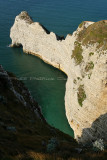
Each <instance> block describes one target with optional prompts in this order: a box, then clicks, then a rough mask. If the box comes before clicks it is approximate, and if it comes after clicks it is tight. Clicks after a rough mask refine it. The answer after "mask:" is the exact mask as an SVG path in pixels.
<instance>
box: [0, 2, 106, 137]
mask: <svg viewBox="0 0 107 160" xmlns="http://www.w3.org/2000/svg"><path fill="white" fill-rule="evenodd" d="M23 10H26V11H28V13H29V14H30V15H31V17H32V18H33V20H34V21H39V22H40V23H42V24H43V25H44V26H45V27H46V28H47V29H48V30H50V31H53V32H55V33H57V34H58V35H64V36H66V35H67V33H72V32H73V31H74V30H75V29H76V28H77V26H78V25H79V24H80V23H81V22H82V21H85V20H88V21H99V20H102V19H107V1H106V0H94V1H93V0H87V1H86V0H54V1H53V0H23V1H22V0H0V64H2V65H3V66H4V68H5V69H6V70H8V71H11V72H14V73H15V74H16V75H17V76H18V77H19V78H20V79H23V81H24V82H25V84H26V86H27V87H28V88H29V90H30V91H31V93H32V95H33V96H34V97H35V99H36V101H38V102H39V104H40V106H41V107H42V111H43V114H44V116H45V118H46V119H47V121H48V122H49V123H50V124H51V125H53V126H55V127H57V128H59V129H60V130H62V131H63V132H65V133H68V134H70V135H73V131H72V129H71V128H70V127H69V124H68V122H67V119H66V116H65V108H64V93H65V83H66V76H65V75H64V74H63V73H62V72H61V71H58V70H57V69H55V68H53V67H51V66H49V65H47V64H45V63H44V62H43V61H41V60H40V59H38V58H37V57H34V56H32V55H27V54H25V53H23V52H22V50H21V49H12V48H8V47H7V46H8V45H9V44H10V43H11V40H10V38H9V33H10V28H11V26H12V25H13V22H14V18H15V16H16V15H17V14H19V13H20V12H21V11H23Z"/></svg>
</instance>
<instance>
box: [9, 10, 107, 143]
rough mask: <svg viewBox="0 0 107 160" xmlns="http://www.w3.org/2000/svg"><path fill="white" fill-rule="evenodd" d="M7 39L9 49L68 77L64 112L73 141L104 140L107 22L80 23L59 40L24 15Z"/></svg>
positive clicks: (106, 122)
mask: <svg viewBox="0 0 107 160" xmlns="http://www.w3.org/2000/svg"><path fill="white" fill-rule="evenodd" d="M10 37H11V39H12V44H11V47H19V46H23V50H24V52H26V53H29V54H33V55H35V56H38V57H40V58H41V59H43V60H44V61H45V62H47V63H49V64H51V65H53V66H54V67H56V68H58V69H60V70H62V71H63V72H65V73H66V75H67V76H68V79H67V83H66V92H65V109H66V116H67V119H68V122H69V124H70V126H71V127H72V128H73V130H74V134H75V138H76V139H77V140H79V141H80V142H83V143H86V142H87V141H95V140H97V139H99V138H101V139H104V140H107V21H106V20H103V21H99V22H89V21H85V22H82V23H81V24H80V25H79V27H78V28H77V30H76V31H75V32H73V34H72V35H71V34H68V35H67V37H66V39H61V38H60V37H59V38H58V36H57V35H55V34H54V33H53V32H49V31H48V30H47V29H46V28H45V27H44V26H42V25H41V24H39V23H38V22H33V20H32V19H31V18H30V16H29V15H28V13H27V12H25V11H24V12H21V13H20V14H19V15H18V16H16V18H15V22H14V25H13V26H12V28H11V31H10Z"/></svg>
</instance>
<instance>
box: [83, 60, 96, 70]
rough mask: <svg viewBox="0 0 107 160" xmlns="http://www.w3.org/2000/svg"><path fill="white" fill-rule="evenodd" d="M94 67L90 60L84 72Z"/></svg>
mask: <svg viewBox="0 0 107 160" xmlns="http://www.w3.org/2000/svg"><path fill="white" fill-rule="evenodd" d="M93 68H94V63H93V62H92V61H91V62H88V64H87V65H86V67H85V71H86V72H89V71H90V70H92V69H93Z"/></svg>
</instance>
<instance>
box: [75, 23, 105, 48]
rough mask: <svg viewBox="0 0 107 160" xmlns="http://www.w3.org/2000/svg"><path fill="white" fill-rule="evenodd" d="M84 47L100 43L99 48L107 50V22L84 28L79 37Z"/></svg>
mask: <svg viewBox="0 0 107 160" xmlns="http://www.w3.org/2000/svg"><path fill="white" fill-rule="evenodd" d="M78 40H79V41H82V44H83V45H87V44H88V43H89V44H94V43H96V42H97V43H98V48H100V47H103V49H104V50H106V49H107V21H106V20H102V21H99V22H96V23H93V24H92V25H90V26H89V27H88V28H84V29H83V30H82V31H80V33H79V35H78Z"/></svg>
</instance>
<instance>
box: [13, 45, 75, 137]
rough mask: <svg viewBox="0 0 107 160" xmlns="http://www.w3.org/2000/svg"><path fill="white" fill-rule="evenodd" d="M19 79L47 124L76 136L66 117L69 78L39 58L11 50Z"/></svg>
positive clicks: (20, 50)
mask: <svg viewBox="0 0 107 160" xmlns="http://www.w3.org/2000/svg"><path fill="white" fill-rule="evenodd" d="M11 50H12V52H13V54H14V58H15V61H16V62H15V66H14V67H16V66H18V65H19V66H18V68H17V72H16V71H15V73H16V75H17V77H18V78H19V79H21V80H23V82H24V83H25V84H26V86H27V87H28V89H29V90H30V92H31V94H32V96H33V97H34V98H35V100H36V101H37V102H38V103H39V105H40V106H41V109H42V112H43V115H44V117H45V119H46V120H47V122H48V123H49V124H50V125H52V126H54V127H55V128H58V129H59V130H61V131H63V132H65V133H67V134H69V135H71V136H74V134H73V130H72V129H71V128H70V126H69V124H68V121H67V118H66V115H65V105H64V96H65V85H66V80H67V77H66V75H65V74H64V73H63V72H61V71H59V70H58V69H56V68H54V67H52V66H50V65H48V64H46V63H45V62H43V61H42V60H41V59H39V58H38V57H35V56H32V55H28V54H25V53H23V51H22V49H19V48H13V49H11Z"/></svg>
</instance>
